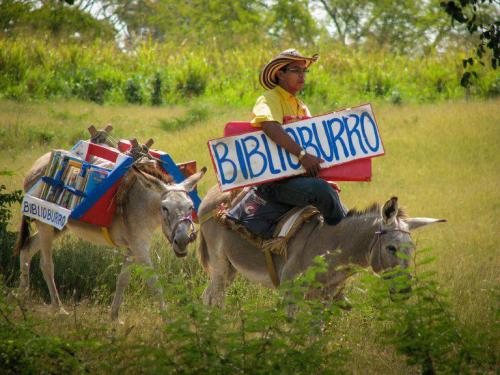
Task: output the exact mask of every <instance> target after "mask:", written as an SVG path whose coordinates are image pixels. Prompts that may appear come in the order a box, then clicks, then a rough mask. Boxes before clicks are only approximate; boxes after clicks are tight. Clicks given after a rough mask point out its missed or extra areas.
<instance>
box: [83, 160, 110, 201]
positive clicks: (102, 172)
mask: <svg viewBox="0 0 500 375" xmlns="http://www.w3.org/2000/svg"><path fill="white" fill-rule="evenodd" d="M109 172H110V171H109V170H108V169H104V168H99V167H96V166H94V165H92V166H91V167H90V168H89V169H88V171H87V183H86V184H85V189H84V193H85V194H86V195H87V196H88V195H91V194H92V192H93V191H94V190H95V189H97V188H98V187H99V185H100V184H101V183H102V182H103V181H104V180H105V179H106V177H108V174H109Z"/></svg>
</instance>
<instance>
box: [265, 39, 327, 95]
mask: <svg viewBox="0 0 500 375" xmlns="http://www.w3.org/2000/svg"><path fill="white" fill-rule="evenodd" d="M318 57H319V55H318V54H315V55H313V56H311V57H306V56H302V55H301V54H300V53H298V52H297V50H295V49H287V50H286V51H283V52H281V53H280V54H279V55H278V56H276V57H275V58H273V59H272V60H271V61H269V62H268V63H267V64H266V66H264V69H262V72H261V73H260V77H259V81H260V84H261V85H262V86H263V87H264V88H265V89H266V90H271V89H273V88H275V87H276V86H277V85H278V79H277V78H276V73H277V72H278V70H280V69H281V68H283V67H284V66H286V65H288V64H290V63H291V62H294V61H305V62H306V68H308V67H309V66H310V65H311V64H312V63H314V62H316V61H317V60H318Z"/></svg>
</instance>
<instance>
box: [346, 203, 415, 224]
mask: <svg viewBox="0 0 500 375" xmlns="http://www.w3.org/2000/svg"><path fill="white" fill-rule="evenodd" d="M380 212H381V208H380V204H378V203H372V204H371V205H370V206H368V207H367V208H365V209H363V210H358V209H357V208H352V209H350V210H349V212H348V213H347V215H346V217H345V219H347V218H354V217H360V216H365V217H366V216H368V217H379V216H380ZM408 217H409V216H408V213H407V212H406V209H405V208H404V207H400V208H398V214H397V218H398V219H402V220H404V219H407V218H408Z"/></svg>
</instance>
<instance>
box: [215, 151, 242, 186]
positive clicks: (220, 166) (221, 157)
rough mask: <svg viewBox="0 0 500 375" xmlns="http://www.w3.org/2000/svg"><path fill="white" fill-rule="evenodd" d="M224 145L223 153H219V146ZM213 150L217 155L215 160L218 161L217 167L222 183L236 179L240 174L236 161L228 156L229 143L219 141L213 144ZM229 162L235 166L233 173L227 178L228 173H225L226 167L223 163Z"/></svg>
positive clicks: (228, 182)
mask: <svg viewBox="0 0 500 375" xmlns="http://www.w3.org/2000/svg"><path fill="white" fill-rule="evenodd" d="M220 146H222V152H223V154H222V155H220V154H219V147H220ZM212 150H213V152H214V155H215V162H216V163H217V169H218V170H219V173H220V176H221V179H222V184H230V183H231V182H233V181H234V180H236V177H237V175H238V170H237V169H236V164H235V163H234V161H232V160H231V159H229V158H228V157H227V154H228V153H229V149H228V147H227V144H225V143H224V142H218V143H216V144H215V145H213V146H212ZM224 164H225V165H227V164H229V165H230V166H231V167H232V168H233V173H232V177H231V178H226V173H224V168H223V165H224Z"/></svg>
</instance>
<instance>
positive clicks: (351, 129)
mask: <svg viewBox="0 0 500 375" xmlns="http://www.w3.org/2000/svg"><path fill="white" fill-rule="evenodd" d="M349 118H351V119H354V125H353V126H352V127H349ZM342 120H343V121H344V125H345V129H346V133H347V139H348V140H349V149H350V150H351V155H352V156H356V147H354V142H353V141H352V138H353V135H356V136H357V138H358V144H359V147H360V148H361V150H362V151H363V153H365V154H367V153H368V151H366V148H365V146H364V145H363V142H362V140H361V134H360V133H359V129H358V126H359V117H358V115H357V114H355V113H353V114H351V115H349V117H346V116H343V117H342ZM351 123H352V122H351Z"/></svg>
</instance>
